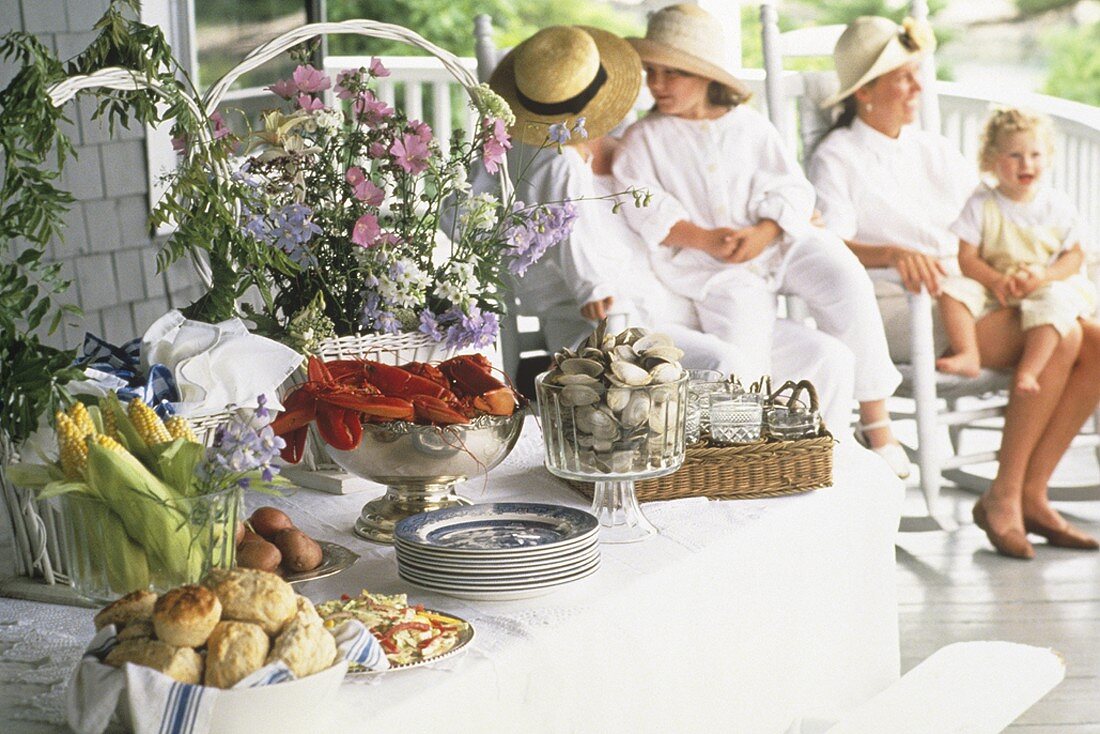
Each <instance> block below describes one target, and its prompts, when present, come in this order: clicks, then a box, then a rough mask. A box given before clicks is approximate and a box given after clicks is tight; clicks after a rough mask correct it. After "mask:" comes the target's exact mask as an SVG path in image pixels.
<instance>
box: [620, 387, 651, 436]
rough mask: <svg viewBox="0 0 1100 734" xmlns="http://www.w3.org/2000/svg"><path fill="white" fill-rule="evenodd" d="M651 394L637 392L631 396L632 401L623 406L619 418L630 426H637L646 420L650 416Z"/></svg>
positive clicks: (625, 424)
mask: <svg viewBox="0 0 1100 734" xmlns="http://www.w3.org/2000/svg"><path fill="white" fill-rule="evenodd" d="M649 406H650V403H649V396H647V395H646V394H645V393H644V392H635V393H634V394H633V395H631V396H630V401H629V402H628V403H627V404H626V407H625V408H623V412H622V413H621V414H620V416H619V420H621V421H622V422H623V425H624V426H626V427H628V428H635V427H637V426H640V425H642V424H643V423H645V422H646V419H647V418H648V417H649Z"/></svg>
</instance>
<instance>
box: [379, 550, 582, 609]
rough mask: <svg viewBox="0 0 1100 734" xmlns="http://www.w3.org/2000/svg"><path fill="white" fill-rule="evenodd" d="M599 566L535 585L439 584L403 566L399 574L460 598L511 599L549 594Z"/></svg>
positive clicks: (413, 582)
mask: <svg viewBox="0 0 1100 734" xmlns="http://www.w3.org/2000/svg"><path fill="white" fill-rule="evenodd" d="M599 568H600V563H599V560H598V559H597V560H596V561H595V562H594V563H592V564H591V565H590V566H588V567H585V568H583V569H581V570H578V571H577V572H576V573H574V574H572V575H570V576H567V577H564V578H560V579H554V580H548V581H543V582H540V583H538V584H534V585H523V584H517V585H508V586H498V587H484V586H467V585H455V584H449V583H448V584H439V583H434V582H432V581H429V580H427V579H424V578H421V577H418V576H417V575H416V574H409V573H408V571H406V570H405V569H403V568H399V569H398V575H399V576H400V577H401V578H402V579H404V580H405V581H408V582H409V583H411V584H415V585H416V586H419V587H420V588H422V589H427V590H429V591H435V592H438V593H440V594H445V595H447V596H453V597H456V598H458V599H471V600H474V601H511V600H513V599H527V598H530V597H533V596H542V595H543V594H549V593H550V592H552V591H556V590H557V589H558V588H560V587H562V586H565V585H568V584H572V583H575V582H577V581H580V580H581V579H584V578H587V577H589V576H591V575H592V574H594V573H596V571H598V570H599Z"/></svg>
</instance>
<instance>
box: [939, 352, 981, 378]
mask: <svg viewBox="0 0 1100 734" xmlns="http://www.w3.org/2000/svg"><path fill="white" fill-rule="evenodd" d="M936 369H937V370H939V371H940V372H946V373H947V374H949V375H961V376H962V377H977V376H978V375H979V374H980V373H981V371H982V360H981V357H980V356H978V354H977V352H975V353H973V354H971V353H970V352H961V353H959V354H952V355H950V356H948V357H940V358H939V359H937V360H936Z"/></svg>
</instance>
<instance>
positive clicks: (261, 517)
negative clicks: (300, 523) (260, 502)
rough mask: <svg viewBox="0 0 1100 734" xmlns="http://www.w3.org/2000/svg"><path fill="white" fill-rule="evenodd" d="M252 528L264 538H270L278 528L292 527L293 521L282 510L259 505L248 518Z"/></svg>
mask: <svg viewBox="0 0 1100 734" xmlns="http://www.w3.org/2000/svg"><path fill="white" fill-rule="evenodd" d="M248 521H249V523H250V524H251V525H252V529H253V530H255V531H256V532H257V533H259V534H260V535H262V536H263V537H264V539H266V540H271V539H272V538H274V537H275V535H276V533H278V532H279V531H280V530H287V529H288V528H293V527H294V522H293V521H292V520H291V519H290V516H289V515H287V514H286V513H285V512H283V511H282V510H278V509H276V508H274V507H261V508H259V509H258V510H256V511H255V512H253V513H252V517H250V518H249V520H248Z"/></svg>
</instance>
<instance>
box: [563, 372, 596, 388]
mask: <svg viewBox="0 0 1100 734" xmlns="http://www.w3.org/2000/svg"><path fill="white" fill-rule="evenodd" d="M555 379H556V381H557V383H558V384H559V385H588V386H589V387H592V388H596V386H597V385H603V383H602V382H600V381H599V380H598V379H596V378H595V377H592V376H591V375H586V374H580V373H578V374H572V375H569V374H561V375H558V376H557V378H555ZM597 389H598V388H597Z"/></svg>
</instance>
